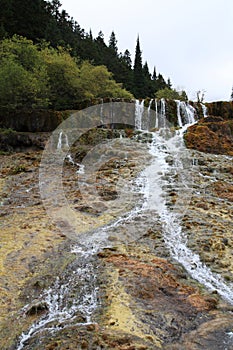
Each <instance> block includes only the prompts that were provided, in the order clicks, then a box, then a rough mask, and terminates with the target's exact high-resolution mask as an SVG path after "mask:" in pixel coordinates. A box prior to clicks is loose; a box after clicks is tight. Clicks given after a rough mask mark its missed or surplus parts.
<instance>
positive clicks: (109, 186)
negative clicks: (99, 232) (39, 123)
mask: <svg viewBox="0 0 233 350" xmlns="http://www.w3.org/2000/svg"><path fill="white" fill-rule="evenodd" d="M84 148H85V147H84V145H82V147H80V152H81V151H82V152H83V149H84ZM86 152H87V149H86V150H85V152H84V154H86ZM73 154H74V160H75V162H76V161H77V162H78V161H80V160H81V158H82V157H81V158H79V156H80V154H81V153H79V151H78V150H77V149H76V150H74V153H73ZM75 154H76V158H75ZM146 154H147V153H146V152H145V148H140V147H139V148H138V150H137V149H135V150H133V152H132V153H131V156H129V154H128V157H127V159H125V158H120V160H119V159H116V158H114V157H113V158H111V157H110V158H109V160H108V162H107V163H106V164H104V165H102V167H100V168H99V169H98V172H97V176H96V178H95V183H96V184H97V185H98V186H97V188H98V191H97V192H98V198H99V200H98V201H97V202H92V201H91V199H90V198H92V197H90V198H89V197H88V198H89V199H88V202H87V201H86V200H85V199H86V198H84V197H85V196H83V195H82V193H81V192H82V191H80V189H79V188H77V181H78V179H79V176H80V174H79V173H77V170H78V169H79V168H78V167H77V166H75V165H74V164H72V163H71V162H69V160H66V161H65V163H64V169H63V184H64V188H65V189H66V193H67V198H68V200H69V203H70V206H71V207H72V208H73V209H74V210H75V212H76V214H77V216H78V217H79V218H80V220H82V222H83V229H85V231H86V232H89V231H90V230H91V229H92V228H93V225H95V227H96V229H98V228H99V227H102V226H103V225H106V224H109V223H111V222H112V221H113V220H114V219H116V218H117V216H119V215H122V214H123V212H124V211H129V210H131V209H132V207H133V205H134V203H133V202H132V200H130V201H129V202H127V203H126V204H125V202H124V206H123V207H122V206H121V208H120V209H119V208H118V207H115V206H114V205H115V204H114V203H115V201H117V200H118V197H119V196H118V194H119V187H118V181H119V177H121V178H123V179H125V181H126V182H129V183H130V181H133V180H134V179H135V177H136V176H137V174H138V172H139V171H140V170H141V169H143V168H144V166H145V163H146V162H149V160H150V156H149V155H146ZM0 157H1V163H0V164H1V180H0V193H1V207H0V209H1V233H0V237H1V243H0V252H1V254H0V300H1V304H0V310H1V313H0V315H1V318H0V347H1V348H2V349H5V350H8V349H12V350H13V349H17V344H19V337H20V335H21V333H22V332H25V333H26V332H27V330H28V329H29V328H30V327H31V325H32V324H33V323H34V322H38V320H39V319H40V318H41V317H43V316H44V315H45V316H46V313H47V312H48V309H49V305H48V303H46V301H45V300H44V299H43V298H42V297H41V295H43V291H44V290H46V289H48V288H49V287H50V286H51V285H55V284H56V283H57V282H56V281H57V277H59V279H60V281H63V282H64V284H65V283H68V282H69V276H70V275H71V274H72V273H73V271H77V270H78V267H79V263H80V261H81V260H83V261H84V260H85V259H86V258H82V256H81V255H80V256H79V255H77V253H76V254H74V253H73V252H72V249H71V247H72V246H73V245H74V244H76V242H74V241H72V240H71V239H70V238H69V237H66V235H65V230H64V232H62V231H61V230H58V228H57V227H56V226H55V225H54V224H53V223H52V221H51V219H50V218H49V217H48V216H47V213H46V211H45V210H44V207H43V205H42V201H41V197H40V193H39V186H38V169H39V165H40V159H41V151H40V152H28V153H13V154H8V155H1V156H0ZM189 157H190V160H191V164H192V166H190V176H189V178H188V179H187V181H188V183H189V186H190V187H191V188H192V193H191V196H190V200H189V201H188V203H187V205H186V207H185V215H184V216H183V219H182V228H183V230H185V232H186V234H187V244H188V246H189V247H190V248H191V249H192V250H193V251H194V252H196V253H198V254H199V255H200V257H201V260H202V261H203V262H204V263H205V264H206V265H207V266H209V267H210V268H211V270H212V271H213V272H216V273H218V274H220V275H221V276H223V277H224V279H225V281H226V283H227V282H232V281H233V261H232V253H233V242H232V232H233V226H232V225H233V224H232V222H233V220H232V219H233V211H232V193H233V190H232V188H233V183H232V174H233V168H232V158H231V157H227V156H220V155H218V156H216V155H213V154H212V155H211V154H205V153H200V152H198V151H194V150H190V153H189ZM171 161H172V160H171V159H169V158H168V159H167V162H168V164H169V163H171ZM85 185H86V184H85ZM87 185H88V184H87ZM164 190H165V196H166V201H167V204H168V205H169V206H170V207H172V205H175V202H176V200H177V193H176V190H174V189H171V188H166V189H164ZM85 191H87V192H85V193H88V191H89V187H88V186H87V187H85ZM91 194H92V193H91V192H90V195H91ZM135 196H136V197H135V199H136V198H139V199H140V195H138V194H136V195H135ZM138 196H139V197H138ZM119 203H120V202H119ZM109 212H111V215H109ZM112 213H113V214H112ZM109 230H110V233H111V234H110V242H111V244H110V245H109V247H104V246H103V247H100V249H99V250H98V252H96V254H94V255H93V256H92V258H91V259H93V262H92V260H91V263H92V265H91V266H94V267H95V271H96V272H95V273H96V276H97V277H96V281H95V283H96V284H97V287H98V301H97V307H96V310H95V313H94V315H93V317H92V320H91V322H86V319H85V317H84V314H83V312H81V311H77V312H76V314H75V315H74V318H73V319H70V321H68V322H67V323H61V324H60V325H57V324H56V325H55V324H53V321H51V323H50V324H49V325H50V328H53V331H49V330H48V329H42V330H41V331H40V332H38V333H37V334H34V335H33V336H32V337H31V338H30V339H29V340H27V341H26V342H25V343H24V347H23V349H30V350H31V349H51V350H52V349H75V350H77V349H90V350H92V349H93V350H94V349H121V350H133V349H137V350H142V349H151V350H152V349H179V350H180V349H187V350H189V349H198V350H199V349H210V348H211V349H216V350H217V349H222V350H225V349H233V338H232V333H233V328H232V324H233V313H232V312H233V306H232V305H230V304H229V303H227V302H226V301H224V300H223V299H222V298H221V297H220V296H219V295H218V294H217V293H215V291H207V290H206V289H205V288H204V287H203V286H202V285H200V284H199V283H197V282H196V281H194V280H193V279H192V278H190V276H189V274H188V273H187V272H186V271H185V269H184V268H183V267H182V266H181V265H180V264H178V263H177V262H176V261H174V260H173V259H172V258H171V257H170V254H169V251H168V248H167V246H166V244H165V241H164V237H163V234H162V225H161V222H160V220H159V217H156V216H154V217H153V218H152V217H150V215H149V213H147V212H146V211H145V212H144V214H141V215H139V216H138V217H137V218H135V219H134V220H132V222H131V223H124V222H122V227H121V235H122V236H120V237H119V235H118V234H116V233H115V231H114V227H111V228H110V229H109ZM90 232H91V231H90ZM77 256H78V259H80V260H77ZM85 274H86V275H85V276H86V277H87V275H88V271H85ZM92 274H93V271H92V267H89V275H90V276H92ZM86 281H87V282H88V278H86ZM82 283H84V282H81V280H80V283H79V286H78V284H77V285H73V287H72V288H73V289H72V293H75V292H76V293H77V295H78V292H79V288H81V287H80V285H82ZM69 298H71V296H69ZM76 298H77V296H76ZM55 328H56V329H55Z"/></svg>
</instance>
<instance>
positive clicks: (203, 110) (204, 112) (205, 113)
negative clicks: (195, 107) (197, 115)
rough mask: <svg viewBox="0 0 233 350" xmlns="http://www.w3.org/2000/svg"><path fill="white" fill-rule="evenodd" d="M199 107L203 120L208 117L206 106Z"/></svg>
mask: <svg viewBox="0 0 233 350" xmlns="http://www.w3.org/2000/svg"><path fill="white" fill-rule="evenodd" d="M201 107H202V112H203V117H204V118H206V117H208V108H207V107H206V105H204V103H202V104H201Z"/></svg>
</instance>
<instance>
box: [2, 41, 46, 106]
mask: <svg viewBox="0 0 233 350" xmlns="http://www.w3.org/2000/svg"><path fill="white" fill-rule="evenodd" d="M0 63H1V64H0V105H1V108H8V109H15V108H22V107H32V108H44V107H48V98H47V93H48V89H49V88H48V77H47V73H46V70H45V66H44V65H43V61H42V59H41V55H40V52H39V51H38V49H37V48H36V46H34V45H33V43H32V42H31V41H30V40H27V39H25V38H21V37H18V36H14V37H13V38H12V40H10V39H5V40H3V41H2V42H1V43H0Z"/></svg>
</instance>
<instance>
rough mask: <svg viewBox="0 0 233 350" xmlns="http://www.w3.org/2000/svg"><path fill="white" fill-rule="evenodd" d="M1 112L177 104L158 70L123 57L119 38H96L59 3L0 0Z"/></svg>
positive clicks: (138, 56) (137, 56)
mask: <svg viewBox="0 0 233 350" xmlns="http://www.w3.org/2000/svg"><path fill="white" fill-rule="evenodd" d="M0 5H1V13H0V40H1V41H0V62H1V66H0V108H1V110H3V111H4V110H15V109H20V108H33V109H35V108H40V109H41V108H42V109H43V108H44V109H55V110H64V109H75V107H76V106H77V104H78V103H79V102H80V101H83V100H87V99H93V98H104V97H109V98H111V97H112V98H146V97H148V98H155V97H159V98H161V97H165V98H169V97H170V98H177V99H183V100H187V96H186V94H185V92H184V91H183V92H182V93H181V94H180V93H178V92H177V91H176V90H175V89H172V84H171V82H170V79H168V81H167V82H166V81H165V79H164V78H163V76H162V74H160V73H159V74H157V72H156V69H155V68H154V70H153V73H152V74H151V73H150V71H149V68H148V64H147V62H146V61H145V62H144V63H143V62H142V51H141V46H140V41H139V37H138V38H137V42H136V47H135V58H134V62H132V59H131V53H130V52H129V50H125V52H124V53H122V52H118V47H117V38H116V34H115V33H114V32H113V31H112V33H111V35H110V38H109V40H108V43H107V44H106V42H105V40H104V34H103V33H102V32H101V31H100V32H99V34H98V36H97V37H96V38H94V37H93V35H92V32H91V31H90V32H89V33H87V32H85V30H84V29H82V28H81V27H80V25H79V24H78V23H77V22H76V21H75V20H74V19H73V17H70V15H69V14H68V13H67V12H66V11H65V10H61V6H62V4H61V2H60V1H59V0H52V1H45V0H34V1H31V0H0Z"/></svg>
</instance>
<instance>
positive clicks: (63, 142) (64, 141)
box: [57, 131, 70, 149]
mask: <svg viewBox="0 0 233 350" xmlns="http://www.w3.org/2000/svg"><path fill="white" fill-rule="evenodd" d="M63 147H65V148H67V149H69V148H70V146H69V141H68V136H67V135H66V134H65V133H64V132H63V131H60V133H59V137H58V142H57V149H62V148H63Z"/></svg>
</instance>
